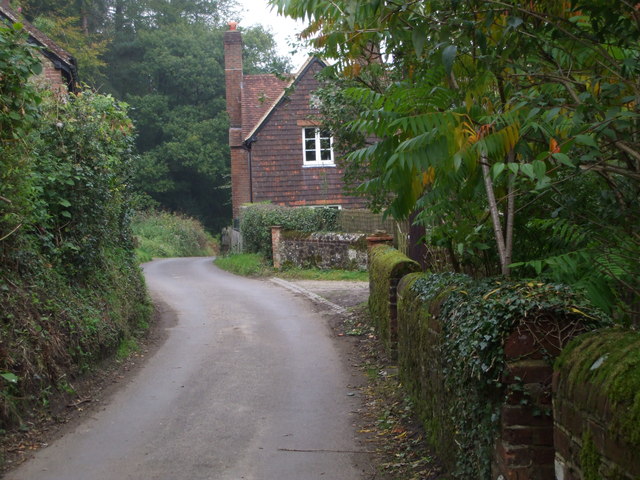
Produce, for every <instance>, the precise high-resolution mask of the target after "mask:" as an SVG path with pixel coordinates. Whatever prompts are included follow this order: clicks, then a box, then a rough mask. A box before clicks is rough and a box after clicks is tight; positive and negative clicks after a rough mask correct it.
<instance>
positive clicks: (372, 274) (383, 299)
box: [369, 245, 420, 351]
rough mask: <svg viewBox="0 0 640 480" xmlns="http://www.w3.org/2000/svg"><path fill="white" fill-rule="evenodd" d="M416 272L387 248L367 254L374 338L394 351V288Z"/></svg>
mask: <svg viewBox="0 0 640 480" xmlns="http://www.w3.org/2000/svg"><path fill="white" fill-rule="evenodd" d="M419 270H420V265H418V264H417V263H416V262H414V261H413V260H410V259H409V258H408V257H407V256H406V255H404V254H402V253H400V252H399V251H398V250H396V249H395V248H393V247H390V246H388V245H378V246H375V247H373V248H372V249H371V250H370V251H369V313H370V314H371V318H372V319H373V321H374V323H375V327H376V331H377V332H378V336H379V337H380V339H381V340H382V341H383V343H384V344H385V346H386V347H387V349H388V350H390V351H394V350H395V346H396V338H397V305H396V303H397V299H396V292H397V286H398V283H399V282H400V280H401V279H402V277H404V276H405V275H407V274H409V273H412V272H417V271H419Z"/></svg>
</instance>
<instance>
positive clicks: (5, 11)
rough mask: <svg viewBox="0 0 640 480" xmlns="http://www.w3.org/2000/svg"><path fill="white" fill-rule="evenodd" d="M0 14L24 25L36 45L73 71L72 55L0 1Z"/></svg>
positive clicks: (73, 61)
mask: <svg viewBox="0 0 640 480" xmlns="http://www.w3.org/2000/svg"><path fill="white" fill-rule="evenodd" d="M0 15H1V16H2V17H4V18H6V19H8V20H10V21H11V22H13V23H21V24H22V25H23V26H24V29H25V31H26V32H27V33H28V34H29V36H30V37H31V38H32V39H33V40H34V41H35V43H36V44H37V45H40V46H41V47H44V48H45V49H46V50H48V51H49V52H50V53H51V54H53V55H55V56H56V57H57V58H58V59H59V60H60V61H62V62H63V63H65V64H66V65H67V67H68V68H69V70H72V71H73V72H74V73H75V68H76V67H75V60H74V58H73V56H72V55H71V54H70V53H69V52H67V51H66V50H65V49H64V48H62V47H61V46H59V45H58V44H56V43H55V42H54V41H53V40H51V39H50V38H49V37H47V36H46V35H45V34H44V33H42V32H41V31H40V30H38V29H37V28H36V27H34V26H33V25H32V24H31V23H29V22H27V21H26V20H25V19H24V18H22V15H20V14H19V13H18V12H16V11H15V10H12V9H11V8H10V7H8V6H7V5H6V4H4V2H3V3H0Z"/></svg>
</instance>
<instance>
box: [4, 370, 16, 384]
mask: <svg viewBox="0 0 640 480" xmlns="http://www.w3.org/2000/svg"><path fill="white" fill-rule="evenodd" d="M0 377H2V378H4V379H5V380H6V381H7V382H9V383H12V384H16V383H18V377H17V376H16V375H14V374H13V373H11V372H4V373H0Z"/></svg>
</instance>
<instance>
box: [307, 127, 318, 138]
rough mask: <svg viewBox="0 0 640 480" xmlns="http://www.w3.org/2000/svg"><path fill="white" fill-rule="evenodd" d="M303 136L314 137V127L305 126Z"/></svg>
mask: <svg viewBox="0 0 640 480" xmlns="http://www.w3.org/2000/svg"><path fill="white" fill-rule="evenodd" d="M304 138H305V140H306V139H308V138H312V139H313V138H316V129H315V128H305V129H304Z"/></svg>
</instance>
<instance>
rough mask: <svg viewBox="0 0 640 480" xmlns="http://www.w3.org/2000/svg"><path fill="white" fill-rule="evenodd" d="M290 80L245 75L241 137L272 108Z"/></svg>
mask: <svg viewBox="0 0 640 480" xmlns="http://www.w3.org/2000/svg"><path fill="white" fill-rule="evenodd" d="M292 80H293V79H292V78H288V79H282V78H279V77H276V76H275V75H269V74H266V75H245V77H244V82H243V86H242V136H243V138H246V137H247V135H248V134H249V133H250V132H251V131H252V130H253V129H254V128H255V127H256V125H257V124H258V122H259V121H260V120H261V119H262V117H263V116H264V115H265V114H266V113H267V112H268V111H269V110H271V108H272V107H273V106H274V104H275V103H276V101H278V99H279V98H280V96H281V95H282V92H284V90H285V88H287V87H288V86H289V85H290V84H291V82H292Z"/></svg>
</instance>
